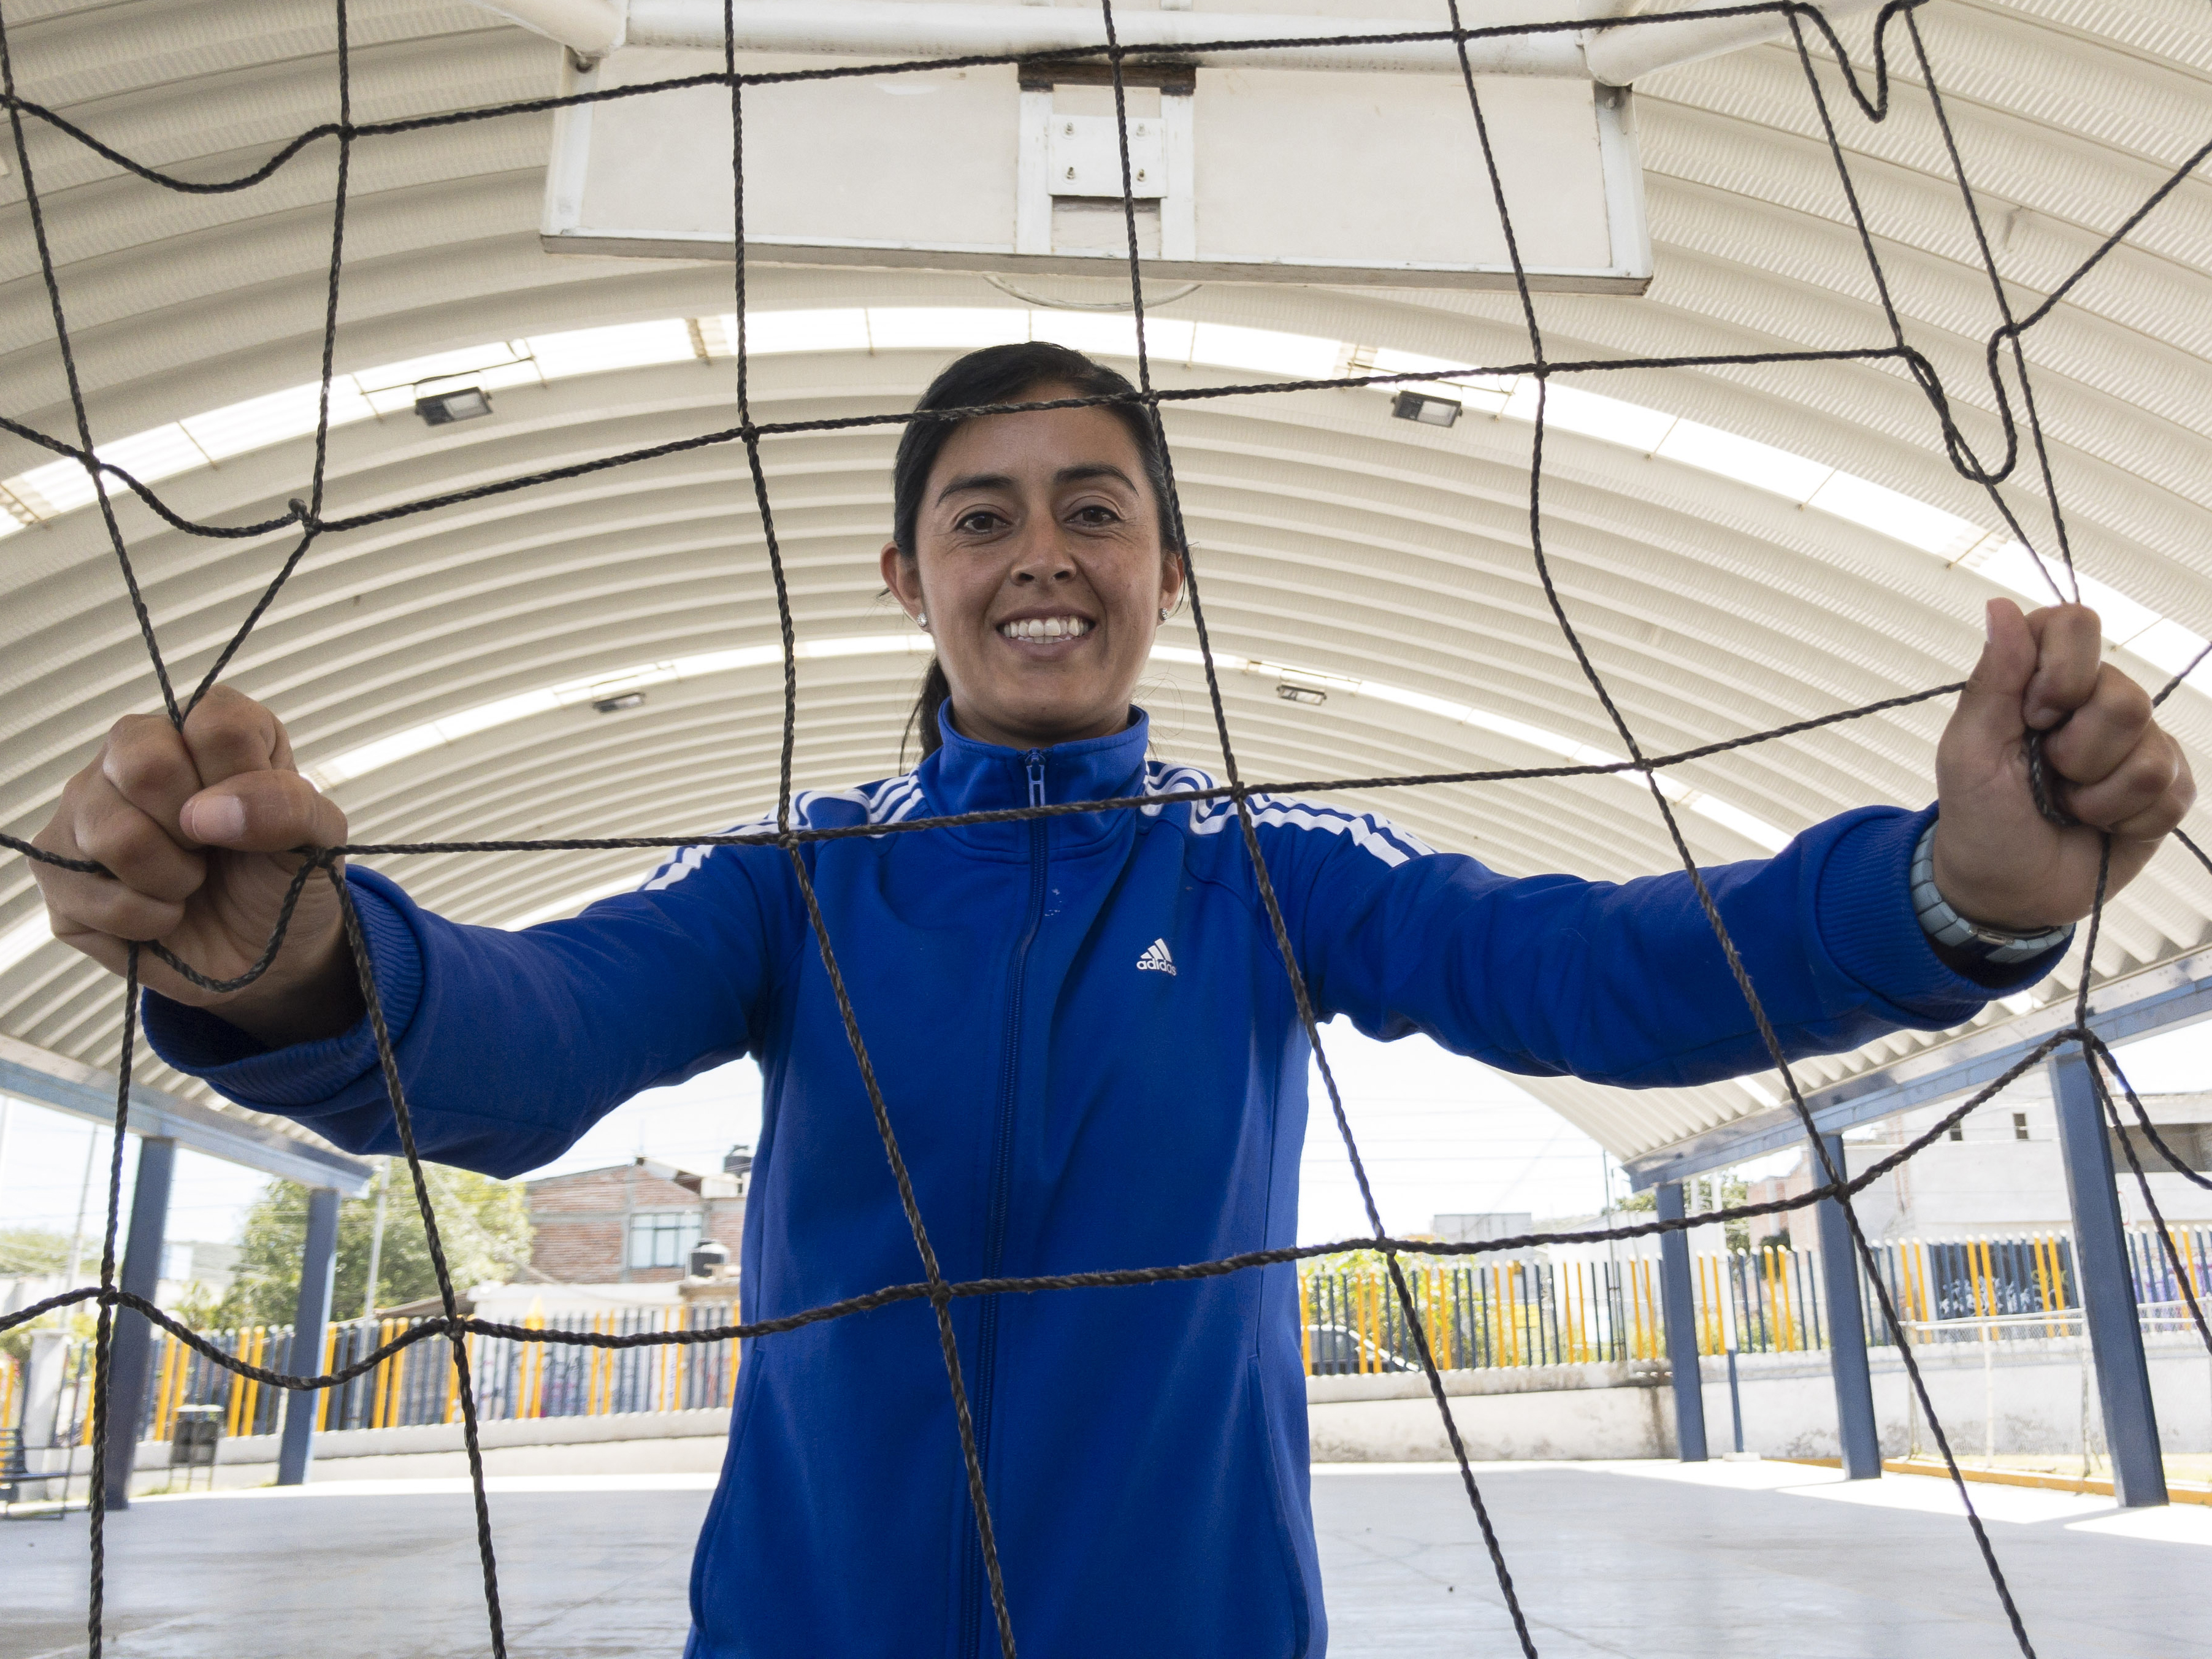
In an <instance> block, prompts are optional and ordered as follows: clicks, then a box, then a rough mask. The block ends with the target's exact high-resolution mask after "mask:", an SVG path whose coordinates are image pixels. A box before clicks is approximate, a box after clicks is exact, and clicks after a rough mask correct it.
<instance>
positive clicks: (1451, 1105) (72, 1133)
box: [0, 1021, 2212, 1272]
mask: <svg viewBox="0 0 2212 1659" xmlns="http://www.w3.org/2000/svg"><path fill="white" fill-rule="evenodd" d="M1322 1041H1323V1043H1324V1045H1325V1046H1326V1048H1327V1049H1328V1054H1329V1059H1330V1063H1331V1065H1332V1066H1333V1067H1334V1070H1335V1072H1336V1075H1337V1079H1338V1081H1339V1083H1340V1085H1341V1088H1342V1091H1343V1095H1344V1099H1345V1109H1346V1115H1347V1116H1348V1117H1349V1118H1350V1120H1351V1122H1352V1133H1353V1134H1354V1135H1355V1136H1356V1137H1357V1138H1358V1142H1359V1146H1360V1150H1361V1153H1362V1156H1363V1158H1364V1161H1365V1163H1366V1166H1367V1170H1368V1174H1369V1177H1370V1181H1371V1182H1372V1185H1373V1188H1374V1192H1375V1197H1376V1207H1377V1208H1378V1209H1379V1210H1380V1211H1381V1212H1382V1216H1383V1225H1385V1226H1386V1227H1387V1228H1388V1229H1389V1231H1391V1232H1393V1233H1395V1234H1398V1235H1400V1236H1401V1237H1402V1236H1404V1235H1407V1234H1411V1233H1422V1232H1427V1231H1431V1223H1432V1221H1433V1220H1434V1218H1435V1217H1436V1216H1437V1215H1439V1214H1443V1213H1449V1212H1467V1211H1508V1212H1512V1211H1525V1212H1528V1213H1529V1214H1531V1215H1533V1216H1534V1217H1536V1218H1540V1219H1541V1218H1547V1217H1563V1216H1571V1215H1586V1214H1589V1213H1591V1212H1594V1211H1596V1210H1597V1209H1599V1208H1600V1207H1601V1206H1602V1205H1603V1203H1604V1201H1605V1191H1606V1180H1607V1158H1606V1157H1605V1154H1604V1153H1603V1152H1602V1151H1601V1149H1600V1147H1599V1146H1598V1145H1597V1143H1596V1142H1595V1141H1593V1140H1591V1139H1589V1137H1588V1136H1587V1135H1584V1134H1583V1133H1581V1132H1580V1131H1579V1130H1577V1129H1576V1128H1574V1127H1572V1126H1571V1125H1570V1124H1569V1123H1567V1122H1566V1121H1565V1119H1563V1118H1560V1117H1559V1116H1558V1115H1555V1114H1553V1112H1552V1111H1551V1110H1550V1109H1549V1108H1547V1107H1545V1106H1543V1105H1541V1104H1540V1103H1538V1102H1537V1101H1535V1100H1534V1098H1533V1097H1530V1096H1529V1095H1528V1094H1527V1093H1526V1092H1525V1091H1522V1090H1521V1089H1520V1088H1518V1087H1517V1086H1516V1085H1515V1084H1514V1082H1513V1080H1512V1079H1510V1077H1508V1076H1506V1075H1505V1074H1504V1073H1499V1072H1495V1071H1492V1070H1491V1069H1489V1068H1488V1067H1486V1066H1480V1065H1477V1064H1476V1063H1475V1062H1474V1061H1473V1060H1462V1059H1460V1058H1458V1057H1457V1056H1455V1055H1452V1054H1446V1053H1444V1052H1443V1050H1442V1049H1440V1048H1437V1046H1436V1045H1435V1044H1434V1043H1431V1042H1428V1041H1427V1040H1426V1039H1425V1038H1422V1037H1410V1038H1407V1040H1405V1041H1404V1042H1395V1043H1383V1042H1370V1041H1369V1040H1368V1039H1367V1038H1365V1037H1363V1036H1360V1035H1359V1034H1358V1032H1357V1031H1354V1030H1352V1028H1351V1027H1350V1026H1348V1025H1346V1024H1344V1023H1343V1022H1342V1021H1338V1022H1336V1023H1334V1024H1331V1025H1329V1026H1328V1027H1326V1028H1324V1030H1323V1033H1322ZM2118 1054H2119V1056H2120V1063H2121V1066H2123V1068H2124V1070H2125V1071H2126V1073H2127V1074H2128V1077H2129V1079H2130V1081H2131V1082H2132V1083H2134V1084H2135V1085H2136V1089H2137V1090H2138V1091H2142V1092H2144V1093H2150V1094H2166V1093H2175V1092H2180V1091H2187V1090H2193V1089H2205V1088H2212V1024H2203V1025H2197V1026H2191V1027H2185V1028H2182V1029H2180V1030H2173V1031H2169V1032H2166V1033H2164V1034H2163V1035H2160V1036H2152V1037H2148V1038H2144V1039H2141V1040H2139V1041H2137V1042H2132V1043H2127V1044H2124V1045H2121V1046H2120V1048H2118ZM1311 1096H1312V1102H1313V1109H1312V1111H1311V1113H1310V1117H1309V1127H1308V1133H1307V1136H1306V1145H1305V1156H1304V1170H1303V1173H1302V1185H1303V1188H1304V1194H1303V1200H1302V1202H1301V1205H1300V1207H1299V1212H1298V1235H1299V1238H1300V1241H1301V1242H1302V1243H1319V1242H1322V1241H1325V1240H1329V1239H1336V1238H1348V1237H1352V1236H1354V1235H1357V1234H1364V1233H1366V1232H1367V1231H1370V1229H1369V1226H1368V1224H1367V1221H1366V1218H1365V1215H1364V1211H1363V1209H1362V1206H1361V1205H1360V1201H1359V1194H1358V1188H1357V1187H1356V1186H1355V1184H1354V1183H1353V1181H1352V1173H1351V1169H1350V1164H1349V1162H1348V1160H1347V1159H1346V1155H1345V1152H1344V1147H1343V1144H1342V1141H1341V1140H1340V1138H1339V1136H1338V1135H1337V1133H1336V1128H1335V1125H1334V1121H1332V1119H1331V1117H1330V1115H1329V1113H1328V1106H1327V1103H1326V1099H1325V1097H1323V1095H1322V1090H1321V1086H1320V1084H1319V1080H1318V1079H1315V1080H1314V1082H1313V1085H1312V1088H1311ZM4 1098H5V1097H0V1099H4ZM759 1133H760V1073H759V1072H758V1071H757V1069H756V1068H755V1067H754V1066H753V1065H752V1063H751V1062H750V1060H739V1061H738V1062H737V1063H735V1064H734V1065H731V1066H723V1067H721V1068H720V1069H719V1070H717V1071H714V1072H709V1073H704V1074H702V1076H699V1077H696V1078H694V1079H691V1080H690V1082H689V1083H685V1084H683V1085H679V1086H678V1087H676V1088H672V1089H653V1090H648V1091H646V1092H645V1093H643V1094H641V1095H639V1096H637V1097H635V1098H634V1099H632V1100H630V1101H629V1102H628V1103H625V1104H623V1106H621V1107H619V1108H617V1109H616V1110H615V1111H613V1112H611V1113H610V1114H609V1115H607V1116H606V1117H605V1118H604V1119H602V1120H601V1121H599V1123H598V1124H597V1125H596V1126H594V1127H592V1129H591V1130H590V1131H589V1132H588V1133H586V1135H585V1136H584V1138H583V1139H580V1140H579V1141H578V1142H577V1143H576V1144H575V1146H573V1147H571V1148H570V1149H569V1150H568V1152H567V1153H566V1154H565V1155H564V1156H562V1158H558V1159H556V1160H555V1161H554V1162H553V1163H551V1164H547V1165H546V1166H545V1168H544V1170H542V1171H540V1173H544V1174H557V1173H561V1172H562V1171H566V1170H588V1169H592V1168H595V1167H599V1166H601V1165H605V1164H618V1163H622V1162H624V1161H625V1160H627V1159H629V1158H633V1157H635V1156H638V1155H639V1154H644V1155H646V1156H647V1157H651V1158H659V1159H663V1160H665V1162H668V1163H671V1164H678V1165H680V1166H682V1167H683V1168H685V1169H690V1170H719V1169H720V1168H721V1161H722V1155H723V1154H724V1153H725V1152H728V1151H729V1149H730V1148H731V1146H732V1145H746V1146H750V1145H751V1144H752V1143H753V1142H754V1141H756V1140H757V1139H758V1138H759ZM88 1152H90V1153H91V1155H92V1156H91V1161H90V1164H89V1167H88V1162H87V1153H88ZM107 1158H108V1136H107V1133H106V1131H105V1130H104V1129H101V1130H95V1129H94V1127H92V1126H90V1125H88V1124H86V1123H84V1122H82V1121H80V1120H78V1119H76V1118H72V1117H68V1116H65V1115H63V1114H61V1113H58V1112H54V1111H51V1110H49V1109H46V1108H44V1107H40V1106H36V1105H33V1104H30V1103H25V1102H21V1101H16V1102H11V1103H9V1104H8V1107H7V1129H6V1134H5V1138H4V1144H0V1227H16V1226H25V1227H39V1228H44V1229H46V1230H49V1231H56V1232H60V1233H63V1234H65V1235H66V1234H70V1233H71V1232H72V1231H75V1230H76V1227H77V1225H78V1214H79V1206H80V1204H82V1214H83V1231H84V1233H85V1236H86V1240H87V1242H86V1244H85V1246H84V1249H85V1262H86V1270H87V1271H88V1272H89V1271H90V1270H91V1268H92V1267H94V1266H95V1265H96V1261H97V1257H96V1252H97V1249H98V1239H99V1237H100V1219H101V1211H102V1208H103V1206H104V1204H105V1201H106V1179H107ZM124 1174H125V1188H124V1196H123V1204H124V1206H125V1213H126V1215H127V1212H128V1206H129V1204H130V1192H129V1180H130V1176H131V1159H130V1158H125V1170H124ZM263 1183H264V1177H262V1176H258V1175H256V1174H254V1173H253V1172H252V1171H251V1170H241V1169H239V1168H237V1167H235V1166H234V1165H231V1164H224V1163H222V1162H220V1161H218V1160H216V1159H214V1158H204V1157H202V1156H200V1155H199V1154H197V1153H194V1152H179V1154H178V1158H177V1171H176V1181H175V1186H174V1188H173V1196H172V1199H171V1207H170V1225H169V1237H170V1238H171V1239H173V1240H186V1239H200V1240H211V1241H216V1242H228V1241H229V1240H232V1239H234V1237H236V1236H237V1232H238V1229H239V1225H240V1223H241V1222H242V1220H243V1219H244V1217H245V1213H246V1206H248V1205H250V1204H251V1203H252V1201H253V1199H254V1197H255V1195H256V1194H258V1192H259V1191H260V1190H261V1188H262V1186H263ZM1613 1190H1614V1192H1615V1193H1616V1194H1620V1193H1622V1192H1625V1190H1626V1188H1625V1185H1624V1184H1623V1183H1622V1182H1621V1181H1620V1177H1619V1176H1618V1174H1615V1175H1614V1176H1613Z"/></svg>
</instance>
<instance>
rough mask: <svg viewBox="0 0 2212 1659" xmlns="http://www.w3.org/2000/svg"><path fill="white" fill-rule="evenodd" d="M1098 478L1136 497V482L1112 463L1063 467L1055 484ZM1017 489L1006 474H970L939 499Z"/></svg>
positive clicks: (947, 488)
mask: <svg viewBox="0 0 2212 1659" xmlns="http://www.w3.org/2000/svg"><path fill="white" fill-rule="evenodd" d="M1094 478H1111V479H1113V480H1114V481H1115V483H1118V484H1120V485H1121V487H1122V488H1123V489H1127V490H1128V491H1129V492H1131V493H1132V494H1134V493H1135V491H1136V488H1137V486H1136V483H1135V481H1134V480H1133V479H1132V478H1131V477H1129V475H1128V474H1127V472H1124V471H1122V470H1121V468H1120V467H1118V466H1115V465H1114V464H1113V463H1112V462H1110V461H1083V462H1079V463H1078V464H1077V465H1073V466H1063V467H1062V468H1060V471H1057V472H1055V473H1054V474H1053V475H1052V481H1053V483H1056V484H1071V483H1089V482H1090V481H1091V480H1092V479H1094ZM1016 487H1017V486H1016V484H1015V483H1014V481H1013V479H1012V478H1011V477H1007V475H1006V474H1005V473H1003V472H970V473H968V474H966V475H964V476H963V477H957V478H954V479H952V480H951V481H950V482H949V483H946V484H945V488H944V489H940V490H939V491H938V492H937V499H938V501H939V502H943V501H948V500H950V499H951V497H953V496H955V495H963V494H965V493H967V492H968V491H970V490H976V489H1015V488H1016Z"/></svg>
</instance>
